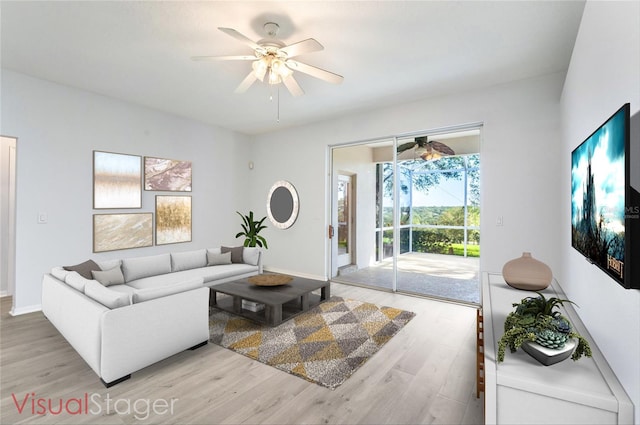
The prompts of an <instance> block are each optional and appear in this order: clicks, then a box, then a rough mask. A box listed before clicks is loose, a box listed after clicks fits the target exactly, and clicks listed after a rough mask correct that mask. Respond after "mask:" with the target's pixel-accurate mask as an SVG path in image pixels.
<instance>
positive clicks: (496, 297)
mask: <svg viewBox="0 0 640 425" xmlns="http://www.w3.org/2000/svg"><path fill="white" fill-rule="evenodd" d="M542 293H543V294H545V296H546V297H549V296H552V297H553V296H555V297H558V298H561V299H566V296H565V295H564V293H563V292H562V289H561V288H560V286H559V285H558V283H557V282H556V281H555V280H554V281H553V282H552V284H551V286H549V287H548V288H547V289H545V290H544V291H542ZM528 296H536V294H535V292H528V291H521V290H518V289H514V288H511V287H510V286H508V285H507V284H506V283H505V281H504V279H503V278H502V275H500V274H491V273H483V275H482V316H483V318H482V320H483V326H482V328H483V333H484V335H483V337H484V393H485V423H486V424H566V423H571V424H632V423H633V409H634V407H633V403H632V402H631V400H630V398H629V396H628V395H627V393H626V392H625V390H624V388H623V387H622V385H621V384H620V382H619V381H618V379H617V377H616V376H615V374H614V373H613V371H612V370H611V368H610V367H609V364H608V363H607V361H606V360H605V358H604V357H603V355H602V353H601V352H600V350H599V349H598V347H597V346H596V344H595V343H594V342H593V339H592V338H591V336H590V335H589V333H588V331H587V330H586V328H585V327H584V325H583V323H582V322H581V321H580V319H579V317H578V315H577V314H576V312H575V310H574V309H573V307H572V306H571V304H570V303H565V305H564V306H563V307H562V308H561V310H562V312H563V314H564V315H565V316H567V318H568V319H569V320H570V321H571V324H572V325H573V326H574V328H575V329H576V331H577V332H578V333H580V334H581V335H582V336H584V337H585V338H586V339H587V340H588V341H589V345H590V346H591V350H592V352H593V357H591V358H587V357H582V358H581V359H580V360H578V361H573V360H571V359H567V360H564V361H562V362H560V363H556V364H554V365H551V366H543V365H542V364H540V363H538V362H537V361H536V360H535V359H534V358H533V357H531V356H529V355H528V354H527V353H525V352H524V351H522V350H518V351H516V352H515V353H511V352H510V351H509V349H508V348H507V352H506V354H505V359H504V362H502V363H497V361H496V359H497V351H498V340H499V339H500V337H501V336H502V334H503V333H504V320H505V318H506V317H507V315H508V314H509V313H510V312H511V311H513V306H512V304H513V303H518V302H520V300H522V299H523V298H525V297H528Z"/></svg>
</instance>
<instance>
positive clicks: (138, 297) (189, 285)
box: [133, 277, 203, 303]
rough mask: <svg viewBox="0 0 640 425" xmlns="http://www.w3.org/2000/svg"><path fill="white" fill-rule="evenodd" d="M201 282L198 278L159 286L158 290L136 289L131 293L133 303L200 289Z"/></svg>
mask: <svg viewBox="0 0 640 425" xmlns="http://www.w3.org/2000/svg"><path fill="white" fill-rule="evenodd" d="M202 282H203V280H202V278H201V277H200V278H194V279H190V280H186V281H183V282H179V283H175V284H171V285H164V286H160V287H158V288H146V289H136V290H134V293H133V302H134V303H141V302H144V301H149V300H152V299H154V298H160V297H166V296H168V295H173V294H177V293H180V292H186V291H190V290H191V289H196V288H200V287H202Z"/></svg>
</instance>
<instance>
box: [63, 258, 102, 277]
mask: <svg viewBox="0 0 640 425" xmlns="http://www.w3.org/2000/svg"><path fill="white" fill-rule="evenodd" d="M63 269H65V270H68V271H70V272H78V273H80V276H82V277H84V278H85V279H93V276H91V272H92V271H93V270H102V269H101V268H100V266H99V265H97V264H96V262H95V261H93V260H87V261H85V262H84V263H80V264H76V265H75V266H64V267H63Z"/></svg>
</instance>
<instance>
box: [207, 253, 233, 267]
mask: <svg viewBox="0 0 640 425" xmlns="http://www.w3.org/2000/svg"><path fill="white" fill-rule="evenodd" d="M222 264H231V253H230V252H225V253H224V254H213V253H211V252H207V266H219V265H222Z"/></svg>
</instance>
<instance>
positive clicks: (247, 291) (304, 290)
mask: <svg viewBox="0 0 640 425" xmlns="http://www.w3.org/2000/svg"><path fill="white" fill-rule="evenodd" d="M318 289H319V290H320V295H316V294H312V292H313V291H316V290H318ZM330 291H331V288H330V282H329V281H322V280H312V279H305V278H301V277H293V280H291V282H289V283H288V284H286V285H280V286H257V285H254V284H253V283H251V282H249V281H248V279H240V280H234V281H233V282H227V283H221V284H219V285H213V286H211V298H210V299H209V304H210V305H211V306H212V307H216V308H219V309H220V310H225V311H228V312H230V313H234V314H237V315H239V316H242V317H245V318H247V319H250V320H253V321H256V322H260V323H266V324H268V325H269V326H277V325H279V324H280V323H282V322H283V321H284V320H289V319H291V318H292V317H294V316H296V315H298V314H300V313H302V312H304V311H307V310H309V306H310V305H315V304H319V303H320V302H322V301H325V300H327V299H329V297H330V296H331V292H330ZM218 293H221V294H227V295H230V297H225V298H222V299H220V300H218ZM242 300H247V301H252V302H256V303H260V304H264V306H265V308H264V311H257V312H256V311H251V310H248V309H245V308H242Z"/></svg>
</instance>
